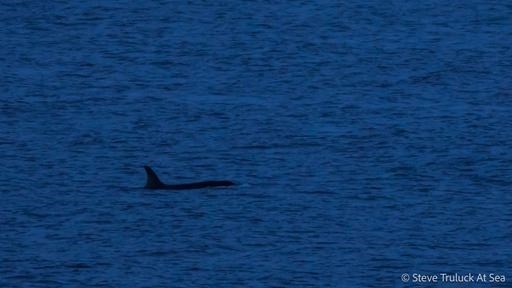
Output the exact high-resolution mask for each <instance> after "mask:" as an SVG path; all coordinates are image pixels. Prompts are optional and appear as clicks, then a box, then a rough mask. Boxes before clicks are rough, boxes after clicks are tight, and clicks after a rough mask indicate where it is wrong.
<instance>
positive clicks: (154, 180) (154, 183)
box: [144, 166, 165, 189]
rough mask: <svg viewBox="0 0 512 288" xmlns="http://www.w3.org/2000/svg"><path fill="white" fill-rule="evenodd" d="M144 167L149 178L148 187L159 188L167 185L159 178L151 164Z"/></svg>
mask: <svg viewBox="0 0 512 288" xmlns="http://www.w3.org/2000/svg"><path fill="white" fill-rule="evenodd" d="M144 169H145V170H146V175H147V180H146V187H145V188H148V189H158V188H162V187H164V186H165V184H164V183H162V181H160V179H158V176H156V173H155V171H153V169H151V167H149V166H144Z"/></svg>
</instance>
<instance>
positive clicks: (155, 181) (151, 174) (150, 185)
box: [144, 166, 235, 190]
mask: <svg viewBox="0 0 512 288" xmlns="http://www.w3.org/2000/svg"><path fill="white" fill-rule="evenodd" d="M144 170H146V175H147V179H146V186H144V188H146V189H153V190H156V189H164V190H189V189H201V188H209V187H219V186H232V185H235V183H233V182H231V181H228V180H220V181H218V180H217V181H202V182H193V183H185V184H164V183H163V182H162V181H160V179H159V178H158V176H156V173H155V171H153V169H151V167H149V166H144Z"/></svg>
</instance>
